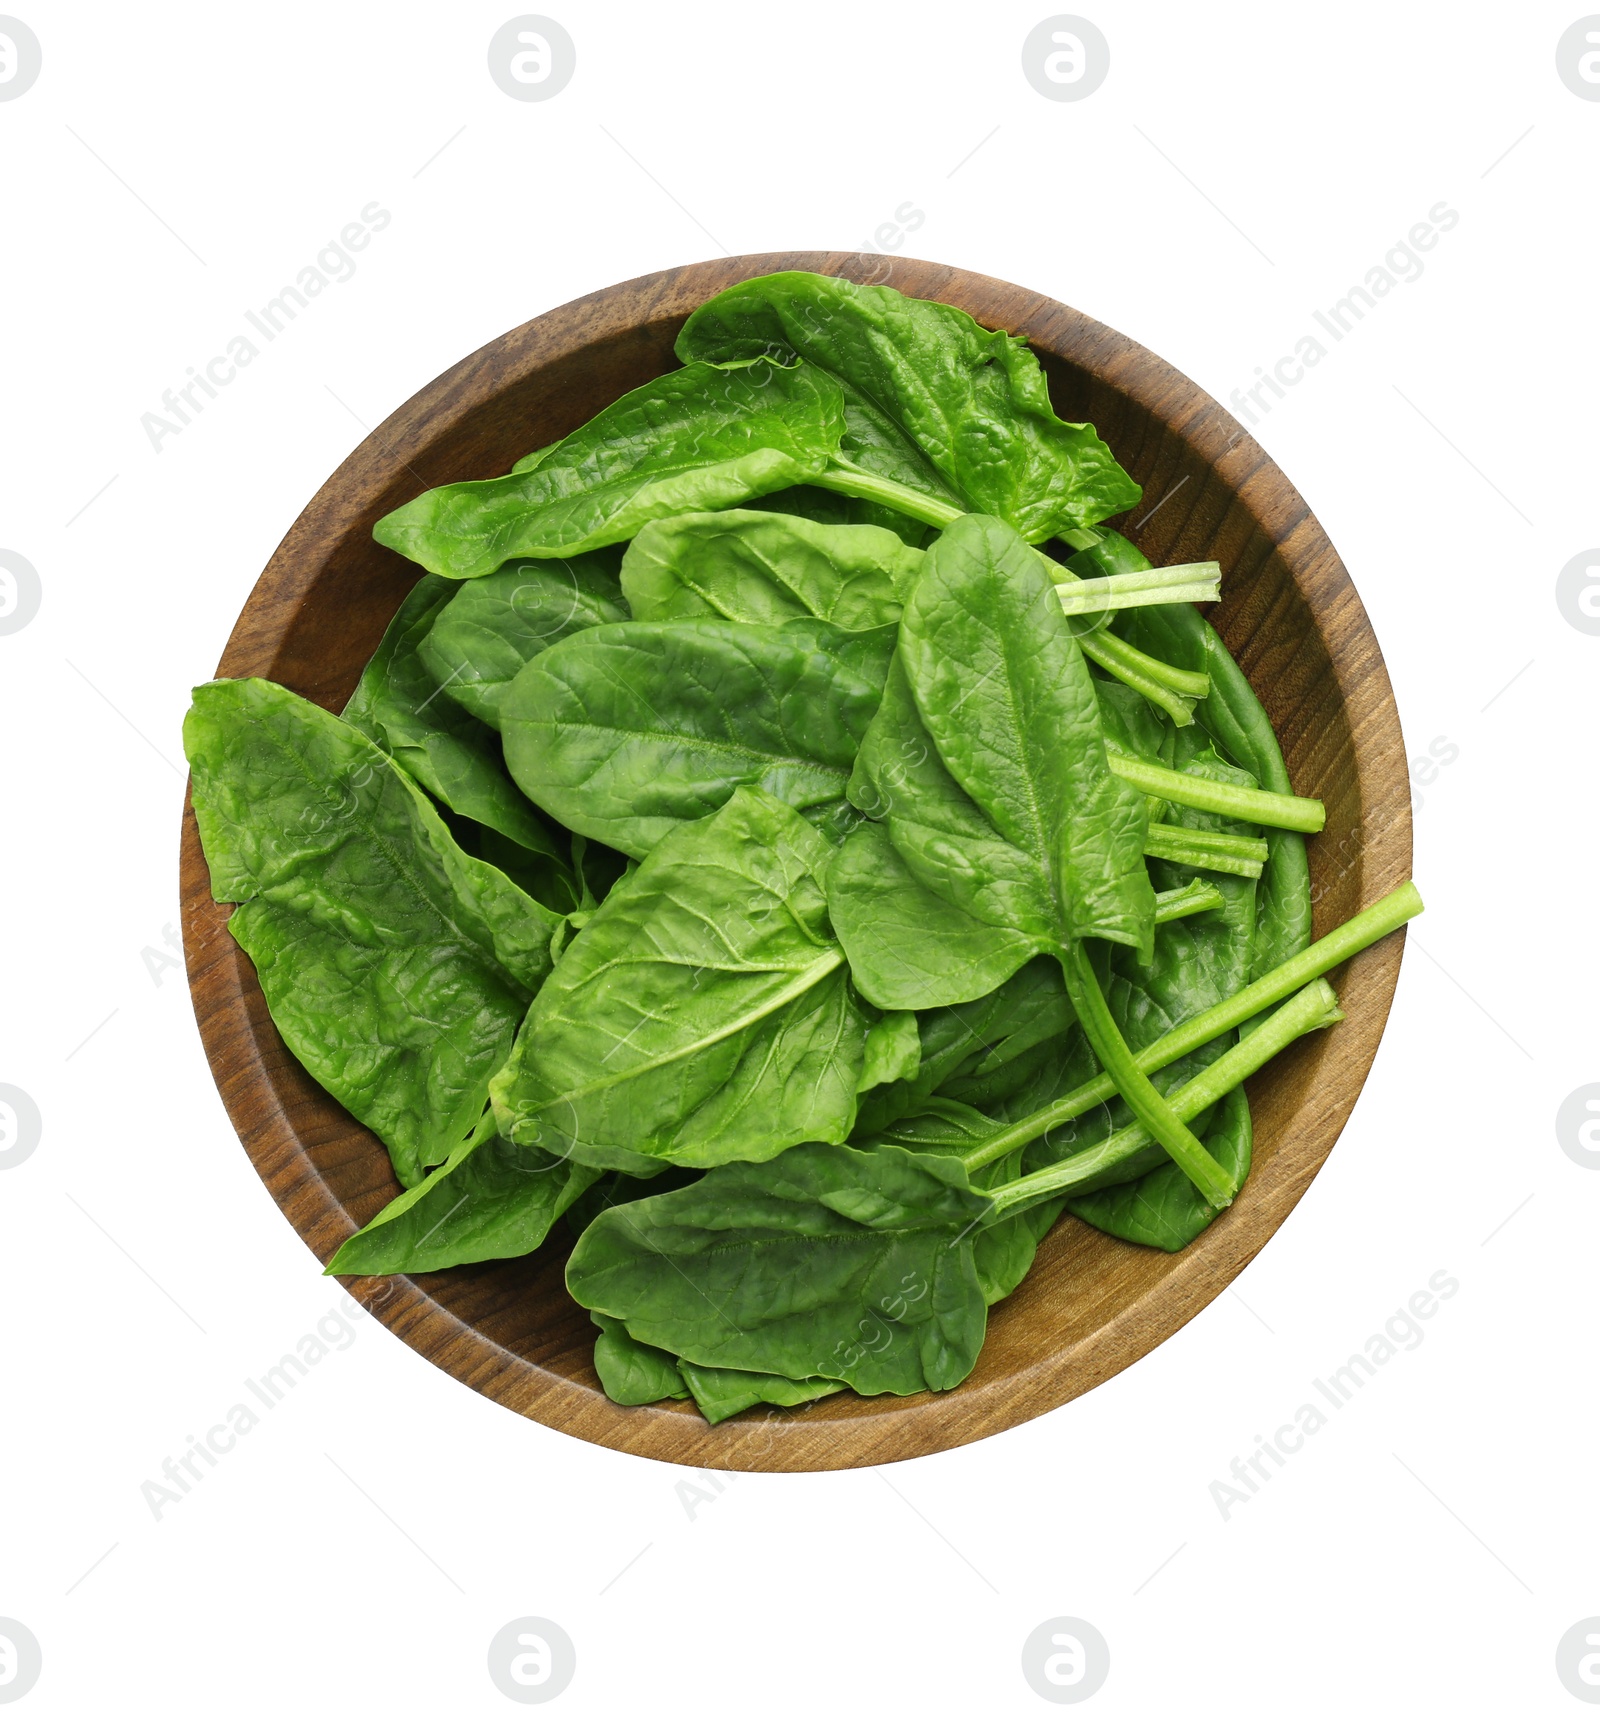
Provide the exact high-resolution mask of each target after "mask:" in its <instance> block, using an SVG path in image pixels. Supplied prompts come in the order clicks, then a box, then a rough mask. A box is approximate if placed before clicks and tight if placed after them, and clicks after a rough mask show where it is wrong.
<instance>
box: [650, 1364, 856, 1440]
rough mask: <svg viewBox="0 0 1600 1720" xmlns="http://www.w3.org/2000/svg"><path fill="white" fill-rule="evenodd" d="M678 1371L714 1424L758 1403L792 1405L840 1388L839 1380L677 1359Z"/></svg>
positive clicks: (823, 1396) (706, 1415)
mask: <svg viewBox="0 0 1600 1720" xmlns="http://www.w3.org/2000/svg"><path fill="white" fill-rule="evenodd" d="M678 1373H679V1376H680V1377H681V1379H682V1380H683V1382H684V1384H685V1385H687V1386H688V1388H689V1391H690V1392H691V1393H692V1394H693V1397H694V1401H695V1407H696V1408H697V1409H698V1410H699V1411H700V1413H701V1415H703V1416H704V1417H705V1418H706V1420H707V1421H708V1422H710V1423H711V1425H712V1426H713V1427H715V1426H716V1424H717V1423H718V1422H719V1421H726V1420H727V1419H728V1417H729V1416H730V1415H738V1413H739V1412H740V1411H741V1410H746V1409H753V1408H754V1407H755V1406H756V1405H757V1404H758V1403H768V1404H776V1405H778V1406H779V1407H780V1408H790V1409H792V1408H794V1407H795V1406H796V1405H799V1404H807V1403H815V1402H816V1401H817V1399H818V1398H825V1397H829V1396H831V1395H832V1394H833V1393H834V1392H842V1391H843V1390H844V1385H843V1383H842V1382H841V1381H839V1380H817V1379H812V1380H787V1379H785V1378H784V1377H783V1376H782V1375H781V1374H753V1373H749V1372H747V1371H746V1370H745V1369H743V1368H700V1367H696V1366H695V1364H694V1363H693V1362H685V1361H681V1360H680V1361H679V1363H678Z"/></svg>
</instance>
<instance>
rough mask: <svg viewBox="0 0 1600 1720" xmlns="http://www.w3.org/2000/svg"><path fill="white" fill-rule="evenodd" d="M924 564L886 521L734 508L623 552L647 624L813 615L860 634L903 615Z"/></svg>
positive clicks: (649, 532)
mask: <svg viewBox="0 0 1600 1720" xmlns="http://www.w3.org/2000/svg"><path fill="white" fill-rule="evenodd" d="M921 565H922V552H921V551H920V550H915V549H911V548H909V547H908V546H907V545H906V544H904V543H902V542H901V541H900V539H899V538H898V537H897V536H896V535H895V534H894V533H893V532H888V531H884V530H882V529H881V528H880V527H878V526H850V525H818V524H816V523H815V522H814V521H811V520H804V519H796V518H794V517H792V516H790V515H787V514H775V513H764V512H759V511H756V510H753V509H749V508H729V509H727V510H726V511H725V512H722V513H707V514H680V515H679V516H678V517H677V518H676V519H671V520H656V521H654V522H653V523H652V524H650V525H647V526H646V527H645V528H644V530H643V531H642V532H640V533H639V535H638V536H637V537H636V538H635V539H634V540H633V542H632V543H631V544H630V545H629V546H628V552H627V554H626V556H624V558H623V562H622V589H623V591H624V592H625V593H626V594H627V599H628V603H629V605H630V607H631V608H632V611H633V614H634V617H635V619H636V620H639V621H677V620H683V619H688V618H691V617H700V616H711V617H716V618H719V619H722V620H727V621H745V622H750V623H752V624H755V625H759V626H766V627H778V626H781V625H782V624H783V623H784V622H785V621H794V620H798V619H800V618H802V617H805V616H814V617H815V618H816V619H818V620H820V621H829V622H832V623H833V624H834V625H835V626H836V627H843V628H847V629H852V630H858V629H861V628H868V627H883V626H887V625H891V624H892V623H894V622H897V621H898V620H899V619H900V602H901V598H902V596H903V595H904V593H905V592H906V591H907V590H908V589H909V587H910V585H911V582H912V581H913V580H914V579H915V578H916V575H917V570H918V569H919V567H920V566H921Z"/></svg>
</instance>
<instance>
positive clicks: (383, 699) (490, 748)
mask: <svg viewBox="0 0 1600 1720" xmlns="http://www.w3.org/2000/svg"><path fill="white" fill-rule="evenodd" d="M456 590H457V588H456V586H455V585H453V584H452V583H451V582H450V581H449V580H448V579H436V578H435V577H434V576H433V575H432V574H431V573H430V574H424V575H423V576H422V578H421V579H420V580H418V581H417V584H416V585H415V587H413V589H412V590H411V592H410V593H409V594H408V595H407V597H406V600H405V602H404V603H402V604H401V605H400V608H399V611H398V612H397V613H396V615H395V618H394V620H393V621H391V622H390V623H389V626H388V628H387V630H386V631H385V633H384V635H383V640H382V643H381V644H380V645H379V646H378V649H377V651H376V653H375V654H374V656H373V658H372V660H371V662H369V663H368V664H367V666H366V668H365V669H364V670H363V671H362V674H361V679H360V681H358V682H357V683H356V690H355V692H354V693H353V694H351V696H350V702H349V703H348V704H347V705H346V706H345V708H344V720H345V721H346V722H347V723H349V724H351V725H352V726H353V727H355V728H358V729H360V731H361V732H362V734H364V735H365V736H366V737H367V738H368V740H371V741H375V742H376V743H377V744H378V745H379V746H380V747H382V748H383V750H384V751H385V752H386V753H388V754H389V756H390V757H391V758H393V759H394V760H395V762H396V763H397V764H399V765H400V766H401V767H402V768H403V769H404V770H406V771H407V772H408V773H409V774H410V775H411V776H413V777H415V778H416V780H417V781H418V782H420V783H421V784H422V786H423V787H424V788H425V789H427V790H428V791H429V792H430V793H431V794H434V795H437V796H438V798H439V799H440V800H442V801H443V802H444V804H445V805H446V806H448V807H449V808H450V810H451V811H452V812H459V813H460V814H461V815H462V816H463V817H466V818H472V819H476V820H477V822H478V823H480V824H485V825H487V826H488V827H489V828H490V829H491V830H497V831H499V832H500V834H501V835H502V836H506V837H509V838H510V839H511V841H513V842H515V843H516V844H517V845H518V846H519V847H521V848H526V849H529V850H531V851H532V852H533V853H534V854H539V855H543V856H545V857H546V858H547V859H551V860H555V861H556V862H557V863H558V864H559V863H561V860H562V856H561V851H560V849H559V848H558V847H557V846H556V843H555V839H554V838H553V837H552V836H551V835H550V833H549V832H548V831H547V830H546V829H545V828H544V826H543V825H542V824H541V823H540V822H539V819H538V816H537V815H536V814H535V812H534V810H533V808H532V807H531V806H529V805H528V803H527V801H526V800H525V799H523V797H522V795H521V794H520V793H519V792H518V791H517V788H516V785H515V784H514V783H513V782H512V781H511V778H510V777H509V776H507V775H506V767H505V763H504V761H503V760H502V758H501V756H500V741H499V737H498V736H497V735H496V734H495V733H494V731H493V730H492V729H488V728H485V727H484V725H483V724H482V723H480V722H479V721H478V719H477V718H476V717H473V716H469V715H468V714H467V712H466V711H464V710H463V709H461V707H460V706H459V705H453V704H452V703H451V702H450V700H449V699H447V698H446V697H445V696H444V695H443V694H442V693H441V692H440V690H439V687H438V684H437V682H435V681H434V679H433V677H432V675H431V674H430V673H429V671H428V669H427V668H426V666H425V665H424V664H423V662H422V659H421V657H420V655H419V652H418V647H419V646H420V645H421V643H422V640H423V639H424V637H425V636H426V635H427V633H428V630H429V629H430V628H431V627H432V626H433V624H434V622H435V620H436V619H437V617H438V615H439V612H440V611H441V610H442V609H443V608H444V607H445V606H446V605H447V604H448V603H449V602H450V600H451V598H452V597H454V596H455V594H456Z"/></svg>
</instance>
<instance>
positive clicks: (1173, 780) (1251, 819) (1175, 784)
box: [1106, 750, 1327, 836]
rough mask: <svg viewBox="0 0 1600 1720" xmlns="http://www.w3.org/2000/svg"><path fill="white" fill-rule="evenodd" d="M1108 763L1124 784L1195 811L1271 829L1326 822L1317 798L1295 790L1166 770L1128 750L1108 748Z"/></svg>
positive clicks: (1313, 828) (1308, 828) (1312, 830)
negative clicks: (1283, 791) (1243, 784)
mask: <svg viewBox="0 0 1600 1720" xmlns="http://www.w3.org/2000/svg"><path fill="white" fill-rule="evenodd" d="M1106 762H1107V763H1108V764H1109V765H1110V766H1111V768H1112V770H1114V771H1115V772H1116V773H1117V775H1118V776H1120V777H1121V778H1122V780H1123V781H1124V782H1131V783H1132V784H1133V786H1134V787H1135V788H1138V789H1142V790H1143V791H1144V792H1145V793H1146V794H1149V795H1154V796H1155V798H1156V799H1157V800H1166V801H1170V802H1171V803H1172V804H1173V805H1174V806H1192V807H1194V808H1195V809H1196V811H1199V812H1216V813H1220V814H1221V815H1222V816H1223V817H1224V818H1239V819H1243V820H1244V821H1245V822H1246V823H1248V824H1267V825H1271V826H1272V828H1273V829H1274V830H1300V831H1304V832H1305V833H1306V834H1307V835H1313V836H1314V835H1315V834H1316V833H1317V831H1319V830H1320V829H1321V828H1322V827H1323V825H1324V824H1325V823H1326V822H1327V813H1326V812H1325V811H1324V810H1323V805H1322V802H1321V801H1320V800H1303V799H1302V798H1301V797H1300V796H1299V795H1295V794H1273V793H1271V792H1270V791H1268V790H1267V789H1264V788H1242V787H1241V786H1240V785H1239V784H1238V783H1233V782H1216V781H1214V780H1213V779H1212V778H1210V777H1205V776H1194V775H1192V774H1191V773H1190V772H1188V771H1186V770H1169V769H1168V768H1167V766H1166V765H1163V764H1150V763H1147V762H1146V761H1145V760H1144V759H1142V758H1133V757H1131V756H1130V755H1129V754H1128V753H1120V752H1110V751H1109V750H1108V752H1107V755H1106Z"/></svg>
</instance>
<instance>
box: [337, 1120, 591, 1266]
mask: <svg viewBox="0 0 1600 1720" xmlns="http://www.w3.org/2000/svg"><path fill="white" fill-rule="evenodd" d="M599 1175H600V1173H599V1172H598V1171H596V1170H592V1169H590V1168H589V1167H588V1166H587V1165H579V1164H573V1163H571V1162H570V1161H567V1160H563V1159H558V1158H553V1157H552V1156H551V1155H550V1154H549V1153H546V1152H541V1151H540V1150H539V1148H537V1147H516V1146H513V1145H512V1144H511V1142H509V1141H506V1140H503V1139H501V1138H500V1137H499V1136H498V1134H497V1133H496V1130H495V1124H494V1117H493V1115H492V1114H490V1115H486V1116H485V1117H484V1119H483V1121H482V1122H481V1123H480V1124H479V1126H478V1128H477V1129H475V1130H474V1131H473V1133H472V1134H471V1135H470V1136H469V1137H468V1138H467V1139H466V1140H465V1141H463V1142H462V1143H461V1145H460V1146H459V1147H457V1148H456V1150H455V1151H454V1152H453V1153H452V1154H451V1155H450V1157H449V1158H448V1159H446V1160H445V1162H444V1163H443V1164H442V1165H440V1166H439V1167H438V1169H437V1170H434V1171H432V1172H430V1173H429V1175H428V1176H427V1178H426V1179H425V1180H424V1181H422V1182H420V1183H418V1184H417V1186H416V1187H415V1188H409V1189H407V1190H406V1191H405V1193H404V1194H402V1195H400V1196H398V1197H397V1198H396V1199H394V1200H392V1201H390V1203H389V1204H388V1205H387V1206H386V1207H385V1208H384V1209H383V1211H382V1212H380V1213H379V1214H378V1215H377V1217H376V1218H373V1219H371V1220H370V1221H369V1222H368V1223H367V1224H366V1225H365V1227H364V1228H362V1229H361V1230H359V1231H357V1232H356V1234H355V1235H354V1236H352V1237H350V1238H349V1239H348V1240H347V1241H346V1242H345V1243H344V1245H343V1247H341V1248H340V1250H339V1252H338V1253H337V1254H336V1255H334V1257H333V1259H332V1261H331V1262H330V1263H329V1266H328V1271H329V1272H337V1273H351V1274H356V1275H366V1274H376V1273H385V1272H437V1271H440V1270H441V1269H442V1268H444V1267H446V1266H464V1265H469V1264H471V1263H472V1262H474V1261H479V1260H506V1259H511V1258H514V1257H515V1256H517V1255H519V1254H531V1253H532V1252H533V1251H534V1249H536V1248H537V1247H538V1246H539V1244H540V1243H541V1242H543V1241H544V1239H545V1237H546V1236H548V1235H549V1233H550V1226H551V1225H552V1224H554V1223H555V1221H556V1220H557V1219H558V1218H559V1217H560V1216H561V1214H562V1213H563V1212H564V1211H566V1209H567V1208H568V1207H569V1206H571V1205H572V1203H573V1202H574V1201H575V1200H576V1199H577V1198H578V1196H579V1195H581V1194H582V1193H583V1191H584V1190H585V1189H586V1188H588V1186H589V1185H590V1183H592V1182H593V1181H594V1180H595V1178H596V1177H598V1176H599Z"/></svg>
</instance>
